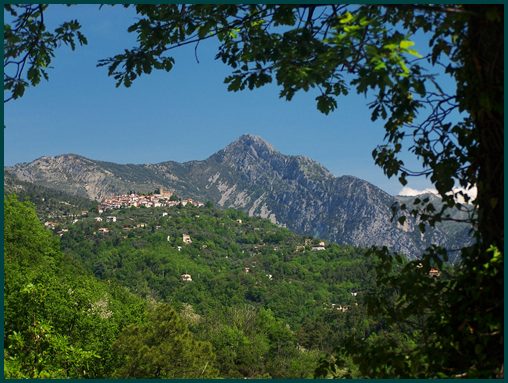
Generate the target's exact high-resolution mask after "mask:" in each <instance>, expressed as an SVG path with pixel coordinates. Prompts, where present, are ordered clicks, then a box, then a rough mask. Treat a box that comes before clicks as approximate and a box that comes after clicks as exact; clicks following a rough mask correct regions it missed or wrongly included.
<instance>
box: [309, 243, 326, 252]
mask: <svg viewBox="0 0 508 383" xmlns="http://www.w3.org/2000/svg"><path fill="white" fill-rule="evenodd" d="M311 250H312V251H321V250H326V248H325V243H324V242H323V241H321V242H319V243H318V245H317V246H312V249H311Z"/></svg>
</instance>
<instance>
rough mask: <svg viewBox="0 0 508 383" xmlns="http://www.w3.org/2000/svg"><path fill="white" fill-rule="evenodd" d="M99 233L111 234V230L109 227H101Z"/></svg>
mask: <svg viewBox="0 0 508 383" xmlns="http://www.w3.org/2000/svg"><path fill="white" fill-rule="evenodd" d="M99 233H109V229H108V228H107V227H100V228H99Z"/></svg>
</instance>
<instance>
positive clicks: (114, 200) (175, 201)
mask: <svg viewBox="0 0 508 383" xmlns="http://www.w3.org/2000/svg"><path fill="white" fill-rule="evenodd" d="M186 205H192V206H196V207H202V206H205V204H204V203H203V202H200V201H194V200H193V199H192V198H187V199H179V198H178V197H176V195H175V194H174V193H173V192H170V191H166V190H163V189H162V188H160V189H159V192H158V193H154V194H136V193H130V194H122V195H118V196H114V197H111V198H106V199H104V200H103V201H102V202H101V203H100V205H99V207H98V212H99V214H101V213H103V212H105V211H107V210H113V209H121V208H129V207H174V206H186Z"/></svg>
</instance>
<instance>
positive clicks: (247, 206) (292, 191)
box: [5, 135, 471, 258]
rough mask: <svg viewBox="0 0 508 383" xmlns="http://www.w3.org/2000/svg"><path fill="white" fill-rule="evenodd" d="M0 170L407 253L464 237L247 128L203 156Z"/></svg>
mask: <svg viewBox="0 0 508 383" xmlns="http://www.w3.org/2000/svg"><path fill="white" fill-rule="evenodd" d="M5 170H6V173H7V174H10V175H12V176H15V177H17V178H18V179H19V180H22V181H27V182H31V183H35V184H38V185H42V186H45V187H48V188H53V189H58V190H61V191H65V192H68V193H71V194H75V195H79V196H82V197H88V198H90V199H95V200H101V199H103V198H105V197H108V196H111V195H116V194H121V193H127V192H129V191H137V192H152V191H153V190H154V189H156V188H159V187H163V188H167V189H170V190H173V191H175V192H176V194H178V195H179V196H182V197H191V198H195V199H198V200H201V201H207V200H210V201H213V202H214V203H216V204H217V205H218V206H220V207H232V208H236V209H240V210H243V211H245V212H248V214H249V215H255V216H260V217H263V218H268V219H270V220H271V221H272V222H274V223H277V224H280V225H283V226H287V227H288V228H289V229H291V230H293V231H295V232H297V233H299V234H306V235H313V236H316V237H320V238H324V239H328V240H331V241H334V242H337V243H345V244H352V245H355V246H360V247H368V246H371V245H378V246H387V247H389V248H390V249H392V250H394V251H398V252H403V253H405V254H406V255H408V256H409V257H410V258H414V257H417V256H418V255H420V254H421V253H422V251H423V250H424V249H425V248H426V247H428V246H429V245H430V244H438V245H442V246H444V247H447V248H453V249H455V248H460V247H462V246H463V245H464V244H466V243H468V242H470V240H471V239H470V237H469V234H468V231H469V227H468V226H467V225H465V224H454V225H453V227H452V228H451V229H450V227H449V226H446V227H445V226H438V227H436V228H435V229H433V230H428V231H427V232H426V233H425V234H424V235H422V234H421V233H420V232H419V230H418V228H417V224H416V223H415V221H414V220H413V219H408V220H407V221H406V223H405V224H404V225H403V226H401V225H399V224H398V223H396V222H392V221H391V217H392V211H391V206H392V205H393V204H394V203H395V202H397V198H402V197H393V196H391V195H389V194H387V193H386V192H384V191H383V190H381V189H379V188H378V187H376V186H374V185H372V184H370V183H369V182H367V181H364V180H361V179H359V178H356V177H353V176H341V177H335V176H334V175H333V174H331V173H330V172H329V171H328V170H327V169H326V168H324V167H323V166H322V165H320V164H319V163H317V162H315V161H313V160H311V159H309V158H307V157H303V156H287V155H284V154H281V153H279V152H278V151H277V150H275V149H274V148H273V147H272V146H271V145H270V144H269V143H267V142H265V141H264V140H263V139H261V138H260V137H257V136H252V135H243V136H241V137H240V138H239V139H238V140H236V141H235V142H233V143H231V144H230V145H228V146H227V147H225V148H224V149H222V150H220V151H218V152H217V153H215V154H213V155H211V156H210V157H209V158H207V159H206V160H203V161H189V162H185V163H178V162H173V161H168V162H162V163H158V164H141V165H133V164H127V165H120V164H115V163H112V162H103V161H95V160H91V159H88V158H85V157H82V156H79V155H75V154H66V155H60V156H55V157H41V158H39V159H36V160H34V161H33V162H30V163H21V164H17V165H15V166H13V167H10V168H6V169H5ZM405 198H407V197H405Z"/></svg>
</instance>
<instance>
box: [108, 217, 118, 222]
mask: <svg viewBox="0 0 508 383" xmlns="http://www.w3.org/2000/svg"><path fill="white" fill-rule="evenodd" d="M106 221H107V222H116V217H115V216H112V215H110V216H108V217H106Z"/></svg>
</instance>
